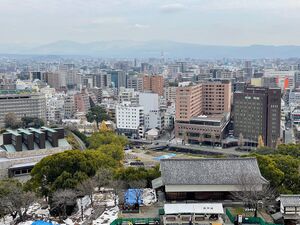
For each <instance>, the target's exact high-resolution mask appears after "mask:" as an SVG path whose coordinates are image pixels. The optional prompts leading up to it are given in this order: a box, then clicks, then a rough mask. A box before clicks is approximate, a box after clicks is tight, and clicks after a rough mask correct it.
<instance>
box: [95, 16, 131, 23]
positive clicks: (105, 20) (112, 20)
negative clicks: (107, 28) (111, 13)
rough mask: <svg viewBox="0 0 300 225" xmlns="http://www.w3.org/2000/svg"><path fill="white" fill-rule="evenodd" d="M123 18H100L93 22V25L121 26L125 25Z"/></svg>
mask: <svg viewBox="0 0 300 225" xmlns="http://www.w3.org/2000/svg"><path fill="white" fill-rule="evenodd" d="M125 22H126V19H125V18H123V17H99V18H95V19H92V20H91V24H120V23H125Z"/></svg>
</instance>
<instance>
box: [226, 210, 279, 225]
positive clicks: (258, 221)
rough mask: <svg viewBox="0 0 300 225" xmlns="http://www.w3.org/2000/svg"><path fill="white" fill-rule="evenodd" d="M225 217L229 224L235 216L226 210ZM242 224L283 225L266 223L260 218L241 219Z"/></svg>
mask: <svg viewBox="0 0 300 225" xmlns="http://www.w3.org/2000/svg"><path fill="white" fill-rule="evenodd" d="M226 215H227V216H228V218H229V220H230V221H231V223H234V221H235V217H236V216H234V215H232V214H231V212H230V210H229V209H226ZM243 223H246V224H260V225H283V224H275V223H268V222H266V221H265V220H264V219H263V218H261V217H243Z"/></svg>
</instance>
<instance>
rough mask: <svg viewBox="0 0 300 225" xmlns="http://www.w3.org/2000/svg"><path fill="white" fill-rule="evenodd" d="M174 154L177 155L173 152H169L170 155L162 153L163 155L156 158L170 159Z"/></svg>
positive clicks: (158, 159)
mask: <svg viewBox="0 0 300 225" xmlns="http://www.w3.org/2000/svg"><path fill="white" fill-rule="evenodd" d="M174 156H176V154H174V153H171V154H168V155H161V156H158V157H155V158H154V159H155V160H157V161H160V160H161V159H170V158H172V157H174Z"/></svg>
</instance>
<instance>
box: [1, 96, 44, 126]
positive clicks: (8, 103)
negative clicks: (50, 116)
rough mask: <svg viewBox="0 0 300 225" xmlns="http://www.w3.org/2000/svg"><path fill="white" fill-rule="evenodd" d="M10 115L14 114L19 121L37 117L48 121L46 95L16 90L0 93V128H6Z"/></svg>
mask: <svg viewBox="0 0 300 225" xmlns="http://www.w3.org/2000/svg"><path fill="white" fill-rule="evenodd" d="M8 113H14V114H15V115H16V117H17V119H18V120H21V119H22V118H23V117H37V118H40V119H43V120H44V121H46V98H45V95H44V94H42V93H34V92H26V91H21V92H20V91H16V90H5V91H0V127H4V125H5V124H4V123H5V121H4V120H5V116H6V115H7V114H8Z"/></svg>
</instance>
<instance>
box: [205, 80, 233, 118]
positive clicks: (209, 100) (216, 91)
mask: <svg viewBox="0 0 300 225" xmlns="http://www.w3.org/2000/svg"><path fill="white" fill-rule="evenodd" d="M202 86H203V87H202V93H203V114H204V115H207V114H220V113H224V112H230V110H231V102H230V101H231V82H230V81H228V80H220V81H209V82H205V83H203V84H202Z"/></svg>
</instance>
